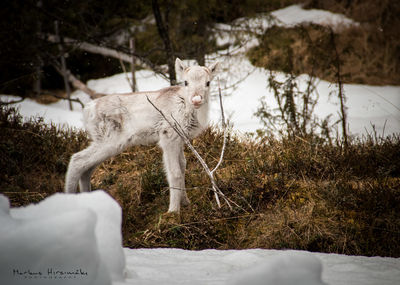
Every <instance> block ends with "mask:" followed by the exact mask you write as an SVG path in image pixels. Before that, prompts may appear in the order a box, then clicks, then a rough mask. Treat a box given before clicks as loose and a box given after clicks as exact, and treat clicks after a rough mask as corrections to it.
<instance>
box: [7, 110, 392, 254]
mask: <svg viewBox="0 0 400 285" xmlns="http://www.w3.org/2000/svg"><path fill="white" fill-rule="evenodd" d="M0 129H1V131H0V152H1V159H0V167H1V169H2V172H1V180H0V189H1V192H2V193H3V194H5V195H6V196H8V197H10V200H11V204H12V206H21V205H26V204H28V203H31V202H34V203H36V202H38V201H40V200H42V199H44V198H45V197H47V196H48V195H51V194H52V193H54V192H61V191H62V187H63V180H64V174H65V170H66V166H67V164H68V160H69V157H70V156H71V154H72V153H74V152H76V151H78V150H79V149H82V148H84V147H85V146H86V145H87V143H88V141H87V139H86V136H85V133H83V132H74V131H72V130H68V131H63V130H59V129H57V128H55V127H54V126H50V127H48V126H45V125H44V124H43V123H42V122H41V120H40V119H38V120H36V121H31V122H25V123H24V122H22V120H21V118H20V117H19V115H18V114H17V112H16V111H15V110H13V109H6V108H2V109H1V121H0ZM193 143H194V146H195V147H196V149H198V151H199V153H200V154H201V155H202V156H203V157H204V159H205V160H206V161H207V163H208V164H209V165H210V166H213V165H214V164H215V163H216V162H217V160H218V156H219V152H220V148H221V144H222V134H221V133H220V132H219V131H218V130H215V129H208V130H207V131H205V132H204V134H203V135H202V136H200V137H199V138H197V139H195V140H194V142H193ZM186 157H187V165H188V167H187V172H186V184H187V190H188V192H189V194H188V195H189V197H190V199H191V201H192V203H191V205H190V206H189V207H187V208H184V209H183V211H182V213H181V215H180V216H175V217H174V216H173V217H167V216H165V215H164V213H165V212H166V210H167V208H168V188H167V184H166V180H165V177H164V172H163V168H162V160H161V152H160V150H159V149H158V148H157V147H133V148H130V149H128V150H126V151H125V152H123V153H122V154H120V155H118V156H116V157H114V158H112V159H110V160H108V161H106V162H105V163H103V164H102V165H101V166H100V167H99V168H98V169H97V170H96V172H95V174H94V177H93V179H92V184H93V188H95V189H98V188H100V189H104V190H105V191H107V192H108V193H110V194H111V195H112V196H113V197H114V198H115V199H116V200H117V201H118V202H119V204H120V205H121V207H122V209H123V225H122V231H123V243H124V246H128V247H132V248H139V247H180V248H186V249H196V250H197V249H205V248H217V249H232V248H234V249H242V248H276V249H288V248H290V249H303V250H310V251H319V252H333V253H345V254H357V255H381V256H394V257H400V215H399V213H400V159H399V157H400V138H399V137H388V138H382V139H375V138H374V137H367V138H364V139H362V140H355V139H353V140H351V141H350V143H349V146H348V148H347V149H344V148H343V147H342V145H341V143H340V142H337V143H335V144H334V145H329V144H326V143H323V142H322V141H321V140H319V139H318V138H311V137H310V138H291V139H287V138H282V139H277V138H274V137H263V138H258V139H243V138H242V137H238V136H235V135H230V137H229V139H228V144H227V149H226V154H225V159H224V161H223V164H222V165H221V167H220V169H219V170H218V171H217V177H216V178H217V181H218V185H219V187H220V189H221V190H222V191H223V192H224V193H225V194H226V195H227V196H228V197H229V198H230V199H232V200H234V201H235V202H236V203H237V204H238V205H239V207H235V208H234V209H233V211H230V210H229V209H228V207H227V206H226V205H224V206H223V207H222V208H221V209H219V208H218V207H217V205H216V203H215V201H214V197H213V194H212V193H211V191H210V190H209V188H210V183H209V180H208V177H207V175H206V174H205V173H204V171H203V169H202V168H201V166H200V165H199V163H198V162H197V160H196V158H195V157H194V156H193V155H192V153H191V152H189V151H188V150H186Z"/></svg>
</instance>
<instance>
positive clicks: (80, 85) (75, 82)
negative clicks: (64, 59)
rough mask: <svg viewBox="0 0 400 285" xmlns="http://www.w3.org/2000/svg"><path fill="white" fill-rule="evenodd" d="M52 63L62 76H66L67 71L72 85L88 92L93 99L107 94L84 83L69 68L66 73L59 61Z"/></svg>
mask: <svg viewBox="0 0 400 285" xmlns="http://www.w3.org/2000/svg"><path fill="white" fill-rule="evenodd" d="M52 65H53V66H54V68H55V69H56V70H57V72H58V73H60V74H61V75H62V76H64V74H65V73H66V76H67V79H68V80H69V81H70V82H71V84H72V86H74V87H75V88H76V89H79V90H81V91H83V92H85V93H86V94H88V95H89V96H90V98H91V99H97V98H100V97H103V96H106V94H102V93H97V92H96V91H94V90H93V89H90V88H89V87H87V85H86V84H85V83H83V82H82V81H80V80H79V79H78V78H76V77H75V76H74V75H73V74H72V73H71V71H69V70H68V69H66V70H65V73H64V72H63V70H62V68H61V66H60V64H59V63H58V62H57V61H53V62H52Z"/></svg>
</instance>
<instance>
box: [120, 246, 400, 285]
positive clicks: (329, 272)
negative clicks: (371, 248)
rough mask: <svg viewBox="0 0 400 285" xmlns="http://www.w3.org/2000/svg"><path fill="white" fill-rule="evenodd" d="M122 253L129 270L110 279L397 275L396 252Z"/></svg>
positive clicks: (339, 279)
mask: <svg viewBox="0 0 400 285" xmlns="http://www.w3.org/2000/svg"><path fill="white" fill-rule="evenodd" d="M125 255H126V260H127V270H128V276H127V278H126V280H125V282H124V283H118V282H116V283H114V284H113V285H122V284H136V285H153V284H154V285H155V284H163V285H187V284H190V285H204V284H207V285H228V284H229V285H231V284H244V285H257V284H265V285H268V284H275V285H277V284H278V285H281V284H287V285H299V284H307V285H312V284H329V285H343V284H346V285H377V284H379V285H398V284H399V280H400V258H383V257H364V256H346V255H339V254H326V253H311V252H305V251H295V250H286V251H282V250H265V249H248V250H201V251H189V250H181V249H127V248H125ZM130 271H134V272H135V273H134V276H131V275H130V273H129V272H130ZM261 280H263V281H264V283H259V282H260V281H261ZM301 280H302V281H303V283H300V281H301ZM321 280H322V281H321ZM271 282H274V283H271ZM304 282H307V283H304Z"/></svg>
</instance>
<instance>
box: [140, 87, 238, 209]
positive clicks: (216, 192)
mask: <svg viewBox="0 0 400 285" xmlns="http://www.w3.org/2000/svg"><path fill="white" fill-rule="evenodd" d="M218 89H219V93H218V94H219V100H220V107H221V116H222V128H223V132H224V138H223V145H222V150H221V155H220V158H219V161H218V163H217V165H216V166H215V168H214V169H213V170H210V168H209V167H208V165H207V163H206V162H205V161H204V159H203V158H202V157H201V156H200V154H199V153H198V152H197V150H196V149H195V148H194V146H193V145H192V143H191V142H190V139H189V136H188V135H187V134H186V133H185V131H184V129H183V128H182V126H181V125H180V124H179V122H178V121H177V120H176V119H175V118H174V117H173V115H172V114H171V117H172V119H173V120H174V122H171V120H170V119H168V118H167V117H166V116H165V114H164V113H163V111H162V110H160V109H159V108H158V107H157V106H156V105H154V104H153V102H152V101H151V100H150V99H149V97H147V100H148V101H149V103H150V104H151V105H152V106H153V107H154V108H155V109H156V110H157V111H158V112H159V113H160V114H161V116H162V117H163V118H164V120H165V121H167V123H168V124H169V125H170V126H171V127H172V128H173V129H174V130H175V132H176V133H177V134H178V135H179V136H180V137H181V138H182V140H183V141H184V142H185V144H186V145H187V146H188V147H189V149H190V150H191V151H192V152H193V154H194V155H195V156H196V158H197V159H198V160H199V162H200V164H201V165H202V166H203V168H204V170H205V171H206V173H207V175H208V177H209V178H210V181H211V186H212V191H213V192H214V195H215V200H216V201H217V204H218V207H219V208H221V201H220V199H219V197H220V196H221V197H222V198H223V199H224V201H225V202H226V204H227V205H228V207H229V209H231V210H232V205H231V204H234V205H235V206H238V207H239V205H237V204H236V203H235V202H233V201H231V200H230V199H229V198H228V197H226V196H225V194H224V193H222V191H221V190H220V189H219V187H218V185H217V183H216V181H215V178H214V173H215V171H216V170H217V169H218V167H219V166H220V165H221V163H222V160H223V157H224V152H225V147H226V140H227V128H226V123H225V115H224V108H223V104H222V95H221V87H220V84H219V80H218Z"/></svg>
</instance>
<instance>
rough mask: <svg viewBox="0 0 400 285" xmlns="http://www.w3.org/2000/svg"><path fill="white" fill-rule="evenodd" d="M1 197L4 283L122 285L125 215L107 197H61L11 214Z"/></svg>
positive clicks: (93, 194)
mask: <svg viewBox="0 0 400 285" xmlns="http://www.w3.org/2000/svg"><path fill="white" fill-rule="evenodd" d="M0 197H1V198H0V219H1V224H2V227H1V228H0V252H1V257H0V276H2V278H4V280H7V282H6V283H5V284H54V283H55V280H57V282H58V281H59V279H60V280H61V281H60V282H61V283H60V284H77V283H79V284H111V280H115V281H123V280H124V270H125V256H124V253H123V250H122V237H121V219H122V213H121V208H120V206H119V205H118V203H117V202H115V201H114V200H113V199H112V198H111V197H110V196H109V195H108V194H106V193H105V192H103V191H93V192H90V193H82V194H61V193H58V194H54V195H52V196H50V197H48V198H46V199H45V200H43V201H42V202H40V203H38V204H36V205H29V206H27V207H21V208H13V209H11V211H9V212H10V213H7V211H8V207H9V206H8V205H9V204H8V201H7V199H6V198H5V197H4V196H0ZM57 271H58V272H60V271H63V272H79V274H78V273H77V274H67V273H64V274H61V273H56V272H57ZM49 272H51V273H49ZM81 272H83V273H81ZM50 277H52V278H50ZM56 277H57V279H55V278H56ZM61 277H62V278H61ZM64 277H66V278H64ZM2 280H3V279H2ZM30 282H33V283H30ZM57 284H58V283H57Z"/></svg>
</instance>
